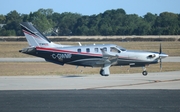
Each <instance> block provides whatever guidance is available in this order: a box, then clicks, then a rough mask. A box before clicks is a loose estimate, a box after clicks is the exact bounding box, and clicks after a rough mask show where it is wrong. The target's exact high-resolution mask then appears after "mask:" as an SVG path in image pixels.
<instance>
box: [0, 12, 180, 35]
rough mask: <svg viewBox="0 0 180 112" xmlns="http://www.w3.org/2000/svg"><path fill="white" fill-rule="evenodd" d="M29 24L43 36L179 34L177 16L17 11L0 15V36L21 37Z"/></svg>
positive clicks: (172, 14)
mask: <svg viewBox="0 0 180 112" xmlns="http://www.w3.org/2000/svg"><path fill="white" fill-rule="evenodd" d="M26 21H29V22H32V23H33V24H34V25H35V26H36V27H37V28H39V30H40V31H42V32H43V33H44V34H45V35H53V36H67V35H72V36H74V35H76V36H78V35H79V36H81V35H87V36H94V35H103V36H109V35H180V14H175V13H171V12H162V13H160V14H159V15H157V14H152V13H150V12H148V13H147V14H145V15H144V16H143V17H141V16H138V15H137V14H126V12H125V10H123V9H117V10H107V11H105V12H103V13H100V14H97V15H90V16H87V15H81V14H78V13H71V12H64V13H61V14H60V13H57V12H54V11H53V10H52V9H39V10H38V11H36V12H31V13H30V14H20V13H18V12H17V11H16V10H14V11H11V12H9V13H8V14H7V15H0V25H1V26H0V36H22V35H23V33H22V31H21V27H20V25H19V23H21V22H26Z"/></svg>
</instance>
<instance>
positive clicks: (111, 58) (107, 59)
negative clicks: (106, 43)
mask: <svg viewBox="0 0 180 112" xmlns="http://www.w3.org/2000/svg"><path fill="white" fill-rule="evenodd" d="M101 52H102V56H103V58H102V60H100V61H98V62H97V64H104V65H105V64H109V65H114V64H116V63H117V61H118V55H113V54H108V53H107V52H106V51H105V49H104V48H102V49H101Z"/></svg>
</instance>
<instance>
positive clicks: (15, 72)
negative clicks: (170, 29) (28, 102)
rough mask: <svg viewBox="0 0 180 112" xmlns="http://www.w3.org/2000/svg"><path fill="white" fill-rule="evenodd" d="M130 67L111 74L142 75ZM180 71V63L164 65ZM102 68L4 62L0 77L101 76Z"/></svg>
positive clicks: (154, 69) (115, 68)
mask: <svg viewBox="0 0 180 112" xmlns="http://www.w3.org/2000/svg"><path fill="white" fill-rule="evenodd" d="M128 69H129V67H128V66H122V67H120V66H113V67H111V68H110V71H111V74H127V73H139V74H141V72H142V68H130V69H129V71H128ZM178 70H180V63H163V69H162V72H164V71H178ZM99 71H100V68H90V67H86V68H84V67H78V68H77V69H76V66H71V65H64V66H60V65H56V64H52V63H48V62H16V63H15V62H3V63H0V76H29V75H30V76H33V75H41V76H43V75H60V76H63V75H70V74H78V75H83V76H85V74H91V75H93V74H99ZM147 71H148V72H149V73H150V72H159V71H160V68H159V64H155V65H150V66H149V67H147Z"/></svg>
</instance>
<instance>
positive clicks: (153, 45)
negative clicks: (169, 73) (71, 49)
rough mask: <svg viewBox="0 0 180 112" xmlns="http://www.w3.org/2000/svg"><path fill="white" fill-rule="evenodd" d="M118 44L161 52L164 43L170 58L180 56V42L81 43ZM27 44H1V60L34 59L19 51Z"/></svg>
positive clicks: (74, 43)
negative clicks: (160, 47)
mask: <svg viewBox="0 0 180 112" xmlns="http://www.w3.org/2000/svg"><path fill="white" fill-rule="evenodd" d="M94 43H96V44H108V43H110V44H116V45H119V46H122V47H124V48H126V49H130V50H133V49H134V50H147V51H157V52H159V44H160V43H162V51H163V52H164V53H166V54H168V55H169V56H180V42H178V41H174V42H114V41H112V42H81V44H82V45H87V44H94ZM61 44H71V45H72V44H73V45H78V43H76V42H61ZM27 46H28V44H27V42H0V58H5V57H12V58H22V57H33V56H29V55H26V54H23V53H19V52H18V51H19V50H20V49H22V48H25V47H27Z"/></svg>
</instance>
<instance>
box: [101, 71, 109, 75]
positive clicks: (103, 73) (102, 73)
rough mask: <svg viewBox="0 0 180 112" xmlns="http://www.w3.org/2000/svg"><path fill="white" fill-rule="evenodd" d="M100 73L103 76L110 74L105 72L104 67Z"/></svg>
mask: <svg viewBox="0 0 180 112" xmlns="http://www.w3.org/2000/svg"><path fill="white" fill-rule="evenodd" d="M100 74H101V76H109V75H108V74H105V72H104V70H103V69H101V70H100Z"/></svg>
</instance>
